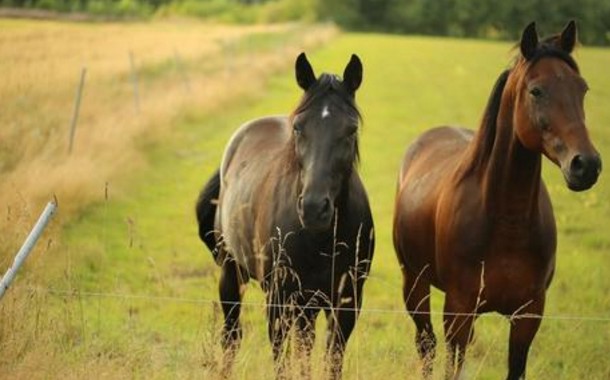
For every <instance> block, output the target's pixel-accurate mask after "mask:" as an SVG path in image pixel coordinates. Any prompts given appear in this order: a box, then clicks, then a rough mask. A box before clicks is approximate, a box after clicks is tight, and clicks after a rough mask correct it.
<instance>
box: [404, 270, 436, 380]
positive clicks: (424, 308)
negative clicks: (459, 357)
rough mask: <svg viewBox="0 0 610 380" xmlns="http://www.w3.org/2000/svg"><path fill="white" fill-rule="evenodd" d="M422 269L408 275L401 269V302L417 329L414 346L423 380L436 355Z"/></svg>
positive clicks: (428, 372) (430, 368)
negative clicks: (420, 365) (402, 301)
mask: <svg viewBox="0 0 610 380" xmlns="http://www.w3.org/2000/svg"><path fill="white" fill-rule="evenodd" d="M425 270H426V269H425V268H424V269H423V270H422V271H421V272H420V273H417V274H416V273H410V272H409V271H407V270H406V269H403V288H402V291H403V300H404V302H405V306H406V308H407V311H408V313H409V315H410V316H411V318H412V319H413V322H415V327H416V329H417V332H416V335H415V346H416V347H417V352H418V354H419V357H420V359H421V360H422V373H423V376H424V378H430V376H431V375H432V367H433V362H434V357H435V355H436V337H435V335H434V331H433V329H432V323H431V321H430V283H429V282H428V280H426V279H425V278H424V271H425Z"/></svg>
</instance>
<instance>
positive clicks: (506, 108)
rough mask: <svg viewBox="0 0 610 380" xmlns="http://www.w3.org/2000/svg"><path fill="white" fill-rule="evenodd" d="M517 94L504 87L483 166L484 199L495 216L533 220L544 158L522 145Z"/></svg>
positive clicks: (486, 206) (487, 207)
mask: <svg viewBox="0 0 610 380" xmlns="http://www.w3.org/2000/svg"><path fill="white" fill-rule="evenodd" d="M514 102H515V96H514V94H513V93H512V91H511V90H509V89H505V91H504V93H503V96H502V100H501V106H500V110H499V113H498V117H497V120H496V134H495V139H494V142H493V147H492V149H491V151H490V155H489V158H488V160H487V165H486V166H484V167H483V173H482V174H483V176H482V188H483V201H484V205H485V208H486V210H487V211H488V212H491V213H492V215H495V216H496V217H503V218H511V219H513V218H518V219H531V218H532V217H534V216H535V215H536V210H537V208H538V194H539V190H540V182H541V178H540V174H541V166H542V158H541V154H540V153H539V152H534V151H531V150H529V149H527V148H526V147H524V146H523V144H522V143H521V141H520V140H519V138H518V136H517V133H516V130H515V126H514V125H513V120H514V118H513V112H514Z"/></svg>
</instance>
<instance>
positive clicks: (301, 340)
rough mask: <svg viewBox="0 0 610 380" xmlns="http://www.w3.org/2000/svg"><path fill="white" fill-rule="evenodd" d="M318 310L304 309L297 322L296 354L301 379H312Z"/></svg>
mask: <svg viewBox="0 0 610 380" xmlns="http://www.w3.org/2000/svg"><path fill="white" fill-rule="evenodd" d="M318 312H319V310H318V309H313V308H304V309H302V311H301V312H300V314H299V315H298V316H296V321H295V326H294V327H295V338H296V342H295V343H296V344H295V348H296V353H297V360H298V363H299V367H300V371H299V372H300V377H299V378H300V379H302V380H307V379H311V351H312V350H313V346H314V343H315V338H316V326H315V323H316V317H317V316H318Z"/></svg>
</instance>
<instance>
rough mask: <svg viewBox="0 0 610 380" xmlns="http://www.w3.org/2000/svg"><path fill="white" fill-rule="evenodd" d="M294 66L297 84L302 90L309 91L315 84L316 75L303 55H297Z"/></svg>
mask: <svg viewBox="0 0 610 380" xmlns="http://www.w3.org/2000/svg"><path fill="white" fill-rule="evenodd" d="M294 66H295V67H294V69H295V75H296V78H297V83H298V84H299V86H300V87H301V88H302V89H303V90H305V91H307V90H309V88H310V87H311V86H312V85H313V84H314V83H316V75H315V74H314V72H313V69H312V68H311V65H310V64H309V61H308V60H307V56H306V55H305V53H301V54H299V56H298V57H297V60H296V62H295V65H294Z"/></svg>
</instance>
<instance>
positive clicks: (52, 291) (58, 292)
mask: <svg viewBox="0 0 610 380" xmlns="http://www.w3.org/2000/svg"><path fill="white" fill-rule="evenodd" d="M20 288H22V289H26V290H28V291H34V292H42V293H46V294H49V295H53V296H58V297H88V298H115V299H125V300H145V301H154V302H175V303H186V304H196V305H202V304H210V305H214V304H216V305H223V304H224V305H233V306H236V305H240V306H246V307H255V308H266V307H286V306H287V305H286V304H277V303H264V302H247V301H241V302H231V301H220V300H213V299H209V298H188V297H172V296H163V295H159V296H155V295H149V294H130V293H111V292H92V291H81V290H77V289H75V290H65V289H56V288H44V287H33V286H25V287H24V286H21V287H20ZM297 307H298V308H299V309H302V310H306V309H316V310H332V311H335V312H340V311H343V312H358V313H359V314H407V313H410V314H414V315H416V314H429V315H441V316H459V317H486V318H503V319H509V320H518V319H541V320H556V321H583V322H600V323H608V322H610V315H576V314H549V315H538V314H530V313H523V314H513V315H505V314H499V313H474V312H473V313H451V312H444V311H434V310H430V311H421V310H407V309H404V308H401V309H398V308H360V309H357V308H351V307H341V306H338V307H330V306H319V305H299V306H297Z"/></svg>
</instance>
